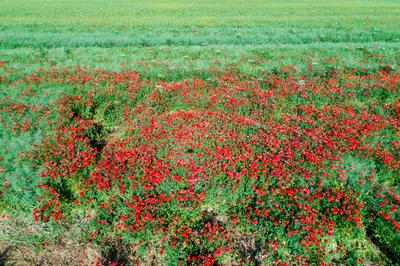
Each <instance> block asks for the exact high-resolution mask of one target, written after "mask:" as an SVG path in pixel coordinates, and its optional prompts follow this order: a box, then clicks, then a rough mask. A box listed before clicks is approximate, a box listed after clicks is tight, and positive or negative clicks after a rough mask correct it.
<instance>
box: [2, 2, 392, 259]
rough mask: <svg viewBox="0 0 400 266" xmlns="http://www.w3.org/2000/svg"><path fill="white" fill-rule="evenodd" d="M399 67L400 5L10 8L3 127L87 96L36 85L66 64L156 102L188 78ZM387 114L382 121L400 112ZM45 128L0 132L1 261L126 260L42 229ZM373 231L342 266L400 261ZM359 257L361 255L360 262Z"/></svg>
mask: <svg viewBox="0 0 400 266" xmlns="http://www.w3.org/2000/svg"><path fill="white" fill-rule="evenodd" d="M399 62H400V2H399V1H351V2H350V1H256V0H251V1H208V0H207V1H200V2H194V1H193V2H192V1H160V0H157V1H103V0H96V1H94V0H92V1H77V0H72V1H65V2H63V1H49V0H44V1H34V0H15V1H11V0H2V1H0V98H1V101H2V102H1V105H0V107H1V110H2V113H1V114H0V117H1V119H2V122H3V124H4V123H6V124H7V123H9V122H10V121H14V120H8V119H11V118H10V117H11V116H12V112H13V111H12V110H16V109H12V110H11V109H9V106H10V103H13V104H14V103H15V104H24V105H27V106H36V107H38V108H39V107H40V106H41V107H43V106H47V105H48V106H47V107H46V108H49V109H50V110H51V108H52V107H54V106H56V103H55V102H54V101H55V100H56V99H58V98H59V97H61V96H62V95H64V94H67V95H68V94H71V93H82V91H79V90H78V91H77V90H76V88H75V87H74V86H71V85H70V84H62V83H60V82H47V83H44V84H42V83H41V84H39V85H38V84H35V83H34V79H32V80H30V81H31V82H33V83H30V81H29V78H27V77H36V75H39V76H40V75H42V74H41V73H44V72H46V71H49V72H53V71H54V72H57V71H58V70H55V69H58V68H59V69H74V68H73V67H74V66H80V67H84V68H87V69H89V70H95V69H103V70H105V71H111V72H112V71H117V72H118V73H119V74H121V71H124V70H134V72H135V73H137V74H138V75H139V76H140V78H141V79H142V80H143V82H144V83H145V85H144V86H148V88H149V90H148V91H144V92H143V93H144V95H145V94H146V93H150V92H151V88H153V89H154V86H155V84H157V83H160V82H174V81H178V82H179V81H181V80H183V79H188V80H190V79H192V78H193V77H194V76H196V77H197V78H199V79H202V80H204V81H210V82H211V81H213V80H214V79H216V77H219V76H221V75H222V73H225V72H232V73H240V75H239V76H240V77H241V78H243V79H250V80H258V79H261V78H265V77H268V76H269V75H270V74H276V75H278V76H279V75H281V76H282V77H285V78H286V76H287V75H288V74H287V71H286V70H282V69H292V66H294V68H295V70H293V72H290V71H289V72H290V75H293V77H297V78H298V80H301V81H302V80H303V78H304V79H306V78H310V79H311V78H312V77H319V76H322V75H326V73H331V72H332V71H333V72H334V73H339V74H338V75H339V76H340V75H342V74H343V80H346V79H347V78H348V76H347V74H346V73H348V72H349V71H350V72H351V73H355V75H361V76H362V75H363V74H362V73H372V75H376V76H379V71H380V70H385V71H388V72H389V73H391V74H393V73H394V77H393V80H396V76H395V75H396V74H399ZM39 69H42V70H41V71H39V72H36V71H38V70H39ZM310 69H313V70H312V71H311V70H310ZM291 71H292V70H291ZM335 71H336V72H335ZM72 72H73V71H72ZM78 72H79V70H78ZM83 72H85V70H83ZM89 72H90V71H89ZM32 73H33V74H32ZM35 73H38V74H35ZM90 73H91V75H92V74H93V73H92V72H90ZM360 73H361V74H360ZM31 74H32V75H31ZM43 75H44V74H43ZM71 75H72V74H71ZM343 80H341V79H340V81H338V83H340V82H342V81H343ZM302 82H303V81H302ZM376 82H377V83H379V82H382V84H386V83H384V81H382V80H379V81H376ZM105 83H106V82H105ZM107 84H108V83H107ZM379 84H380V83H379ZM397 85H398V84H397ZM397 85H396V84H395V86H397ZM360 86H361V85H360ZM30 88H33V91H34V93H31V91H30ZM396 92H398V90H397V91H396V90H393V91H392V92H391V94H388V95H386V96H382V97H384V99H383V100H382V99H381V98H379V97H381V96H379V95H378V96H377V95H373V96H371V98H368V99H365V101H364V100H363V98H362V97H361V96H360V97H359V96H357V97H358V98H357V101H354V102H352V103H353V104H355V105H357V106H358V107H359V108H360V110H363V109H362V108H364V107H365V106H369V105H370V104H374V103H375V102H376V103H377V104H378V105H379V104H380V105H381V106H394V104H395V103H396V101H398V98H399V97H398V95H396V94H395V93H396ZM26 95H28V97H26ZM385 97H386V98H385ZM378 98H379V99H381V100H379V101H378V100H376V99H378ZM174 99H175V98H174ZM335 99H336V98H335ZM337 99H339V98H337ZM341 100H343V99H341ZM327 101H328V100H327ZM322 102H323V101H322ZM328 102H329V101H328ZM296 103H297V100H296V99H295V98H290V99H288V101H287V103H283V102H282V104H283V105H282V106H283V107H282V110H288V112H290V110H291V109H290V108H289V107H290V104H293V105H295V104H296ZM306 103H307V102H306ZM329 103H330V102H329ZM41 107H40V108H41ZM40 108H39V109H40ZM168 108H170V109H171V110H179V109H180V108H181V103H179V102H176V105H175V106H169V107H168ZM285 108H288V109H285ZM365 108H366V107H365ZM382 108H383V107H382ZM28 109H29V108H28ZM28 109H26V110H25V109H24V110H23V111H22V112H21V113H18V112H17V113H18V115H19V117H18V119H22V120H20V122H21V121H23V120H24V119H28V120H29V121H36V120H35V119H36V118H37V117H36V116H35V115H37V114H36V113H35V112H36V111H37V110H36V109H32V110H31V112H30V111H27V110H28ZM382 110H383V111H381V113H379V114H380V115H382V117H385V118H387V117H390V116H395V115H393V113H390V112H389V111H387V110H386V109H384V108H383V109H382ZM102 115H104V114H102ZM14 118H15V117H14ZM14 118H13V119H14ZM102 119H104V121H105V123H106V124H107V123H108V124H107V126H108V127H111V126H112V125H111V124H112V120H107V119H111V118H110V117H103V118H102ZM37 121H38V124H36V125H35V126H32V127H28V128H27V130H17V131H14V130H9V129H8V128H7V127H5V126H4V127H3V125H1V127H0V138H1V143H0V158H1V160H0V170H1V171H0V184H1V186H2V187H6V189H4V192H3V193H1V194H0V208H1V209H0V212H1V214H0V215H2V216H1V217H0V265H2V263H4V264H6V265H11V264H12V263H14V262H16V263H17V265H18V263H20V262H21V263H23V261H25V262H27V263H28V264H37V265H41V264H44V263H47V264H49V265H56V264H58V263H63V264H70V265H74V264H76V263H77V260H76V258H74V254H76V253H78V252H79V251H82V250H84V251H85V254H86V257H85V258H84V259H83V264H85V263H89V262H90V261H92V260H96V259H97V256H99V255H100V254H106V253H107V254H108V256H109V258H111V259H114V260H115V261H120V262H121V261H122V262H123V261H124V260H123V259H122V258H119V257H118V256H119V255H117V252H116V250H117V249H122V250H124V251H126V249H125V248H126V247H125V246H124V247H123V248H121V246H118V245H121V244H115V243H114V242H112V241H111V240H110V241H111V242H108V243H106V244H104V243H101V241H99V242H98V243H97V244H98V245H99V246H100V247H98V246H95V244H93V245H85V244H84V242H85V241H86V240H87V235H88V234H89V233H90V232H89V233H88V232H86V231H85V233H86V235H85V234H84V233H82V230H86V229H85V225H84V224H83V222H82V223H78V222H76V221H75V222H71V224H68V225H65V224H61V223H58V222H47V223H44V222H39V223H36V222H34V221H33V218H32V209H33V208H34V207H37V202H36V198H37V197H38V196H39V194H38V193H40V192H39V190H38V189H37V187H36V186H37V185H38V184H40V183H41V182H42V181H41V179H40V178H37V176H38V175H40V169H38V168H36V167H33V166H32V164H31V162H30V161H29V160H28V161H27V160H26V158H24V159H21V157H20V154H21V153H23V152H26V151H28V150H30V149H31V146H32V145H33V144H34V143H36V144H38V143H40V141H41V140H42V138H43V137H44V136H48V135H49V134H51V133H52V130H54V129H49V128H51V127H50V126H49V128H48V127H47V126H46V125H47V121H45V120H40V119H37ZM104 121H103V122H104ZM110 121H111V122H110ZM22 123H23V122H22ZM390 132H391V134H392V133H393V132H392V131H390ZM396 138H397V139H396ZM380 139H383V140H384V142H385V143H386V144H387V143H389V142H390V141H398V136H397V135H396V136H395V135H394V134H392V135H390V134H389V136H386V137H382V136H381V137H380ZM388 145H389V144H388ZM396 158H397V160H398V157H396ZM346 160H347V161H346V162H345V163H346V164H348V165H350V164H353V165H356V168H355V169H356V170H355V171H356V172H357V171H359V172H362V169H363V168H366V169H368V170H371V169H375V168H376V169H378V168H379V167H378V166H376V165H375V164H374V163H371V161H368V160H365V161H363V160H358V159H355V158H353V157H351V156H348V157H346ZM382 169H383V170H381V172H380V173H379V174H378V176H380V177H379V181H380V182H381V183H384V184H385V185H387V186H390V187H392V188H395V189H396V191H397V192H399V180H400V178H399V174H398V173H396V172H391V171H389V170H387V169H386V168H382ZM353 174H354V175H355V173H353ZM385 180H386V181H385ZM385 182H386V183H385ZM225 207H226V206H225ZM79 219H80V218H79ZM79 221H80V220H79ZM372 228H373V229H374V230H376V231H374V233H371V234H369V235H368V237H363V235H362V234H363V232H364V231H362V232H361V233H360V235H357V234H356V235H351V236H349V241H348V243H350V244H349V247H350V246H353V248H349V253H350V255H349V258H351V259H349V260H348V261H346V260H345V259H343V257H340V258H339V257H338V258H336V259H337V261H336V262H337V263H343V264H345V263H348V264H357V263H360V264H362V262H357V260H356V259H355V258H357V257H359V256H361V257H363V256H364V257H366V258H367V259H366V260H365V261H366V262H365V263H366V264H368V263H372V262H373V263H375V264H384V263H387V264H395V263H398V261H397V260H396V256H398V255H399V254H400V253H399V252H400V245H399V244H398V243H399V242H398V240H399V239H400V236H399V234H398V232H396V231H394V230H392V228H391V227H390V226H386V225H385V224H384V222H382V221H380V220H379V221H378V222H376V223H375V224H374V226H373V227H372ZM364 234H365V232H364ZM371 238H374V241H375V242H374V243H373V241H372V240H371ZM360 239H361V240H360ZM107 241H108V240H107ZM352 241H353V242H352ZM101 244H103V245H104V246H105V247H107V246H108V247H111V251H110V250H106V251H105V250H103V247H102V246H101ZM17 246H22V247H23V248H17ZM355 247H356V248H355ZM356 249H359V250H360V252H359V253H357V252H356V253H357V254H356V255H354V254H352V253H351V252H353V253H354V252H355V251H354V250H356ZM63 252H64V253H63ZM104 252H105V253H104ZM282 252H283V251H282ZM114 253H115V254H114ZM126 253H129V252H128V251H126ZM156 253H158V252H156ZM60 254H61V255H60ZM110 254H111V255H110ZM113 254H114V255H113ZM282 254H284V252H283V253H282ZM113 256H114V257H113ZM151 256H153V257H152V258H154V261H156V262H157V260H158V259H160V258H159V257H157V254H152V255H151ZM397 258H398V257H397ZM229 259H230V258H229V257H228V258H227V260H228V261H229ZM171 260H172V259H171ZM154 261H153V262H154ZM172 261H173V260H172Z"/></svg>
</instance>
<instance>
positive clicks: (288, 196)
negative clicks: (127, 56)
mask: <svg viewBox="0 0 400 266" xmlns="http://www.w3.org/2000/svg"><path fill="white" fill-rule="evenodd" d="M21 83H23V84H24V86H27V87H30V86H32V87H40V86H43V84H49V83H51V84H57V86H65V87H68V90H67V91H66V92H65V93H63V94H62V95H61V96H60V97H58V99H57V100H56V101H55V102H54V104H52V106H51V108H50V109H49V107H48V106H47V107H42V108H39V107H37V106H35V105H32V106H29V105H24V104H21V103H15V102H13V101H12V100H10V99H7V101H6V102H4V103H3V104H2V111H3V112H8V113H9V117H7V119H3V124H4V125H5V126H6V127H7V128H9V130H22V131H24V130H26V129H27V128H29V127H32V126H36V127H37V126H38V125H42V124H43V123H39V122H38V121H39V120H43V121H47V122H46V125H45V127H46V129H47V131H45V132H46V134H45V135H44V136H43V138H42V140H41V141H40V142H39V143H37V144H35V145H34V147H32V149H31V150H30V151H29V152H28V153H26V157H27V158H28V159H29V160H30V161H31V162H33V163H34V164H35V165H36V166H38V167H40V173H41V176H40V177H38V178H40V180H41V181H40V183H41V184H40V185H39V186H38V190H39V191H40V196H39V197H38V199H37V200H38V206H37V207H36V208H35V209H34V210H33V217H34V219H35V220H36V221H39V220H41V221H48V220H49V219H53V220H57V221H62V222H63V221H64V222H68V221H72V220H73V219H75V218H76V216H77V214H81V213H82V212H83V213H84V220H85V221H86V222H87V224H88V230H89V231H88V232H87V238H88V241H95V242H99V243H100V242H101V241H102V239H103V238H105V237H112V238H115V239H120V240H121V241H124V243H128V244H129V245H130V247H131V249H132V250H133V251H132V252H135V254H136V255H137V257H140V256H142V257H145V256H146V255H147V254H149V252H150V250H151V249H153V250H154V249H155V250H157V255H158V256H159V257H160V258H161V259H162V260H163V261H164V262H165V263H168V264H178V263H185V264H186V263H193V264H204V265H212V264H218V263H226V262H237V263H249V264H259V263H263V262H264V263H279V264H284V263H289V264H292V263H308V264H316V263H318V264H325V263H327V264H329V263H332V262H333V263H335V262H336V263H362V262H363V260H365V259H368V260H376V259H378V258H377V257H374V254H372V253H371V254H372V255H371V254H364V253H362V251H360V249H359V247H358V245H363V243H364V242H365V239H366V238H370V239H373V241H375V244H376V245H378V246H382V247H384V249H385V250H388V251H387V252H388V254H389V255H390V254H391V255H392V256H397V255H400V253H399V252H400V250H399V249H398V247H396V245H393V243H396V241H398V240H400V210H399V207H400V206H399V205H400V187H399V181H400V160H399V156H400V154H399V151H400V98H399V96H398V95H399V90H400V75H399V74H397V73H393V71H391V70H390V69H382V70H376V71H369V72H364V71H361V70H358V69H352V70H338V69H329V70H324V71H322V70H318V71H317V70H313V69H312V68H311V67H310V69H309V71H307V72H303V73H301V72H299V71H297V70H296V69H294V68H291V67H288V68H284V69H281V70H279V71H275V72H274V73H269V74H264V75H260V77H257V78H254V77H246V76H243V75H241V74H240V73H238V72H235V71H220V72H216V73H213V74H210V78H209V79H207V80H205V79H200V78H196V77H193V78H191V79H188V80H180V81H174V82H168V81H154V80H145V79H143V77H142V76H141V75H139V74H138V73H136V72H135V71H131V70H126V71H122V72H107V71H104V70H96V71H91V70H87V69H84V68H79V67H76V68H74V69H53V70H50V71H47V70H39V71H37V72H34V73H33V74H31V75H30V76H28V77H26V78H24V79H22V80H21ZM27 91H28V89H27ZM26 112H34V113H36V114H37V115H33V116H32V115H30V117H31V120H27V119H26V118H24V114H25V113H26ZM382 232H386V234H387V233H388V232H389V234H390V237H387V238H384V239H382V238H380V237H379V234H382ZM98 263H103V264H107V263H113V262H111V261H109V262H104V260H103V261H102V260H101V259H100V260H99V262H98Z"/></svg>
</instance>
